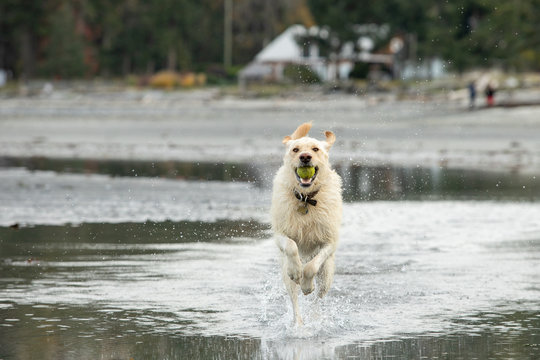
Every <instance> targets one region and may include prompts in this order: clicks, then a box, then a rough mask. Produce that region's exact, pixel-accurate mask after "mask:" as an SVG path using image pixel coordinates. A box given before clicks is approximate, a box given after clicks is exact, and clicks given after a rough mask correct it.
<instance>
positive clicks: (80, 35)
mask: <svg viewBox="0 0 540 360" xmlns="http://www.w3.org/2000/svg"><path fill="white" fill-rule="evenodd" d="M224 1H225V0H2V1H1V2H0V69H6V70H9V71H11V72H12V73H13V75H14V76H15V77H21V78H31V77H55V78H77V77H94V76H106V77H114V76H124V75H127V74H150V73H154V72H156V71H159V70H162V69H171V70H177V71H226V70H227V69H223V65H222V64H223V49H224ZM231 1H232V3H233V16H232V24H233V26H232V32H233V38H232V49H233V57H232V61H233V64H234V65H243V64H246V63H247V62H249V61H250V60H251V59H252V58H253V56H254V55H255V54H256V53H257V52H258V51H260V50H261V49H262V47H263V46H264V45H265V44H266V43H268V42H269V41H270V40H271V39H272V38H273V37H275V36H276V35H277V34H279V33H280V32H281V31H283V30H284V29H285V28H287V27H288V26H289V25H292V24H295V23H299V24H303V25H305V26H308V27H309V26H312V25H314V24H318V25H327V26H329V27H330V28H331V29H332V31H334V32H335V33H337V34H339V37H340V38H341V39H342V40H347V39H353V38H354V36H356V35H354V34H352V32H351V28H352V25H353V24H365V23H376V24H388V25H389V26H390V29H391V30H390V33H391V34H392V35H407V36H411V35H412V36H414V38H415V39H416V41H417V50H416V51H417V52H416V53H417V55H418V57H420V58H428V57H434V56H440V57H442V58H444V59H445V60H448V61H449V63H450V65H451V66H453V67H454V69H455V70H458V71H462V70H465V69H467V68H470V67H477V66H480V67H489V66H493V65H498V66H501V67H503V68H506V69H509V70H518V71H519V70H540V35H538V34H540V0H462V1H448V0H446V1H445V0H442V1H441V0H385V1H361V0H231Z"/></svg>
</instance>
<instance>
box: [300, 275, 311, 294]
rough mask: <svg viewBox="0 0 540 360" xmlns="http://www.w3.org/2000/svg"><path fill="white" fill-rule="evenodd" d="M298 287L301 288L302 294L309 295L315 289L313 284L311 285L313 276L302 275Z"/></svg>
mask: <svg viewBox="0 0 540 360" xmlns="http://www.w3.org/2000/svg"><path fill="white" fill-rule="evenodd" d="M300 288H301V289H302V292H303V293H304V295H309V294H311V293H312V292H313V290H315V286H314V285H313V278H309V279H308V278H305V277H302V280H300Z"/></svg>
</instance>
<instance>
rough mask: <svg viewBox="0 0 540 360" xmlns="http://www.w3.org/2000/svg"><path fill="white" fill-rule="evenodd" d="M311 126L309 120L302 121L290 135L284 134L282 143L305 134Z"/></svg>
mask: <svg viewBox="0 0 540 360" xmlns="http://www.w3.org/2000/svg"><path fill="white" fill-rule="evenodd" d="M311 126H312V124H311V122H307V123H303V124H302V125H300V126H299V127H297V128H296V130H294V132H293V133H292V135H291V136H285V138H283V143H284V144H285V143H287V142H288V141H289V140H296V139H300V138H303V137H304V136H307V134H308V133H309V130H310V129H311Z"/></svg>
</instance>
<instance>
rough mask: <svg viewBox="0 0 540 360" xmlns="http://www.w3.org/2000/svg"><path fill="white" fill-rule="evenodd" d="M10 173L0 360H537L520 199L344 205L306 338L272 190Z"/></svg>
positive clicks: (539, 240) (535, 294) (537, 214)
mask: <svg viewBox="0 0 540 360" xmlns="http://www.w3.org/2000/svg"><path fill="white" fill-rule="evenodd" d="M351 173H352V172H351ZM467 176H471V178H474V177H472V175H470V174H464V175H463V178H467ZM0 177H1V180H2V181H1V182H0V187H1V190H2V191H1V192H0V207H1V210H2V211H1V212H0V224H1V225H2V227H0V359H31V358H36V357H39V358H42V359H58V358H69V359H71V358H76V359H95V358H120V359H122V358H125V359H129V358H134V359H152V358H153V359H164V358H169V359H218V358H226V359H228V358H241V359H274V358H284V359H317V358H320V359H326V358H359V359H375V358H376V359H381V358H382V359H392V358H397V359H410V358H418V359H419V358H423V357H427V358H448V359H458V358H464V359H466V358H515V359H534V358H537V357H538V356H540V346H539V344H540V335H539V334H540V300H539V299H540V286H539V284H540V272H539V271H538V269H540V222H539V221H538V219H540V207H539V206H538V203H537V202H535V201H533V200H535V199H536V198H535V196H536V195H535V194H534V193H533V196H532V197H531V196H530V194H531V193H530V192H527V190H525V191H524V192H521V191H519V188H515V190H512V192H511V193H510V194H509V195H507V196H506V195H504V192H501V196H500V197H499V200H498V201H493V200H490V201H486V200H483V201H478V200H465V198H467V194H466V193H464V192H459V191H456V193H457V196H455V197H453V196H450V195H448V194H449V193H448V192H446V195H444V196H432V197H429V196H428V197H425V198H423V199H424V200H425V199H431V200H430V201H416V200H414V201H411V200H406V201H350V202H347V203H346V204H345V207H344V222H343V227H342V234H341V240H340V245H339V248H338V252H337V255H336V258H337V261H336V263H337V269H336V277H335V282H334V285H333V287H332V290H331V291H330V293H329V294H328V296H327V297H326V298H325V299H324V300H323V301H322V302H321V303H318V302H317V299H316V298H315V296H313V295H310V296H307V297H304V296H302V297H301V301H300V306H301V312H302V314H303V317H304V319H305V322H306V325H305V326H304V327H302V328H295V327H294V326H292V312H291V310H290V305H289V303H288V299H287V295H286V293H285V290H284V289H283V286H282V284H281V281H280V277H279V274H278V264H277V255H278V252H277V249H276V247H275V245H274V244H273V240H272V239H271V233H270V232H269V229H268V215H267V213H268V203H269V190H268V188H267V187H265V186H260V185H259V184H256V183H249V182H238V181H230V182H224V181H218V180H216V181H210V182H209V181H204V182H201V181H191V180H173V179H163V178H145V177H139V176H137V177H135V176H132V177H123V176H120V177H111V176H109V175H98V174H92V175H88V174H73V173H58V172H51V171H29V170H27V169H21V168H15V169H14V168H9V169H3V170H0ZM367 178H370V177H367ZM350 179H351V180H350V181H351V183H356V184H358V185H357V186H355V188H357V189H367V188H366V187H365V185H362V184H363V183H362V181H360V180H357V179H358V177H351V178H350ZM355 179H356V180H355ZM398 179H399V177H398ZM509 179H515V178H512V177H509ZM426 181H427V180H426ZM513 181H514V180H513ZM518 182H519V180H518ZM427 183H431V182H429V181H427ZM485 183H486V184H491V180H489V181H486V182H485ZM398 184H404V183H398ZM478 184H482V182H478ZM362 186H364V187H362ZM490 186H491V185H490ZM408 188H409V187H407V186H401V189H408ZM478 188H481V186H480V185H479V186H478ZM372 189H373V188H372ZM495 189H496V187H495ZM525 189H527V187H526V188H525ZM484 190H485V189H484ZM401 191H405V190H401ZM490 191H491V188H490ZM524 193H525V195H524V196H519V195H520V194H524ZM363 194H369V191H367V192H364V193H363ZM369 198H370V197H369V196H368V197H367V198H364V199H363V200H368V199H369ZM396 198H403V197H399V196H397V197H396ZM405 198H406V197H405ZM412 198H415V196H413V197H412ZM479 199H485V197H479ZM349 200H354V198H353V199H349ZM10 226H11V227H10Z"/></svg>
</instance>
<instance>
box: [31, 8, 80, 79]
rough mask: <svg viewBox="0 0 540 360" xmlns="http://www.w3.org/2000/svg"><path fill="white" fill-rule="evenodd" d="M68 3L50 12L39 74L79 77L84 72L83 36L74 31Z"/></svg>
mask: <svg viewBox="0 0 540 360" xmlns="http://www.w3.org/2000/svg"><path fill="white" fill-rule="evenodd" d="M72 11H73V10H72V8H71V7H70V6H69V4H68V3H66V4H63V5H62V7H61V8H60V9H59V10H58V11H57V12H55V13H53V14H52V16H51V20H50V32H49V36H48V44H47V47H46V50H45V61H44V62H43V64H42V65H41V74H42V75H45V76H53V77H57V78H74V77H81V76H83V75H84V73H85V64H84V43H83V41H84V40H83V38H82V37H81V36H80V35H78V34H77V33H75V32H74V31H73V29H74V28H75V22H74V19H73V17H72V16H71V14H72Z"/></svg>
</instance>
